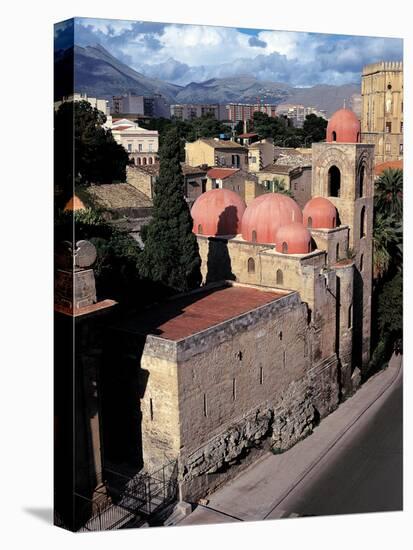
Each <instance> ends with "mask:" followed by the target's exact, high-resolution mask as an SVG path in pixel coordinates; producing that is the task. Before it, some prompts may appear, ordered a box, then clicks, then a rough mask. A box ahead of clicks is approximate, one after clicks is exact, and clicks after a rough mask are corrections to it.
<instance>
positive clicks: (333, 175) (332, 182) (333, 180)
mask: <svg viewBox="0 0 413 550" xmlns="http://www.w3.org/2000/svg"><path fill="white" fill-rule="evenodd" d="M340 186H341V173H340V170H339V169H338V168H337V166H331V168H330V170H329V171H328V194H329V196H330V197H339V196H340Z"/></svg>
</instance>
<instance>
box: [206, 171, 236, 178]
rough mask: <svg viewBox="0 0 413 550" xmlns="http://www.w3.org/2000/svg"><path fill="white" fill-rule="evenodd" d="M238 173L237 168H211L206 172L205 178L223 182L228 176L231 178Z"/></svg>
mask: <svg viewBox="0 0 413 550" xmlns="http://www.w3.org/2000/svg"><path fill="white" fill-rule="evenodd" d="M238 171H239V170H238V168H211V169H210V170H208V172H207V176H208V177H209V178H211V179H217V180H223V179H225V178H228V177H229V176H233V175H234V174H236V173H237V172H238Z"/></svg>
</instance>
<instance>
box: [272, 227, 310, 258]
mask: <svg viewBox="0 0 413 550" xmlns="http://www.w3.org/2000/svg"><path fill="white" fill-rule="evenodd" d="M275 248H276V250H277V252H282V253H283V254H308V253H309V252H311V235H310V232H309V231H308V229H307V228H306V227H304V226H303V224H302V223H300V222H294V223H290V224H288V225H284V226H282V227H280V228H279V229H278V230H277V233H276V236H275Z"/></svg>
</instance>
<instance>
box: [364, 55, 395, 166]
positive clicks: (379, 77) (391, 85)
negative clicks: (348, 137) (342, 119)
mask: <svg viewBox="0 0 413 550" xmlns="http://www.w3.org/2000/svg"><path fill="white" fill-rule="evenodd" d="M361 95H362V117H361V141H362V142H363V143H374V145H375V162H376V163H381V162H386V161H388V160H399V159H401V158H403V63H402V62H401V61H382V62H380V63H373V64H371V65H366V66H365V67H364V68H363V72H362V77H361Z"/></svg>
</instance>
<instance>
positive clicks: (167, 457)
mask: <svg viewBox="0 0 413 550" xmlns="http://www.w3.org/2000/svg"><path fill="white" fill-rule="evenodd" d="M152 338H153V337H151V336H148V337H147V340H151V339H152ZM155 342H156V339H155ZM149 347H150V346H148V343H147V344H146V346H145V348H144V351H143V355H142V361H141V369H142V371H143V372H144V374H145V376H147V382H146V387H145V392H144V395H143V398H142V400H141V410H142V453H143V460H144V465H145V469H147V470H156V469H157V468H158V467H161V466H163V465H164V464H167V463H168V462H170V461H171V460H173V459H176V457H177V456H178V454H179V448H180V429H179V399H178V370H177V369H178V365H177V362H176V360H174V358H173V357H171V359H169V360H168V359H166V358H164V357H162V356H160V355H159V354H153V353H152V352H151V350H150V349H148V348H149ZM151 400H152V401H151ZM151 403H152V405H151ZM151 407H152V413H151Z"/></svg>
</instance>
